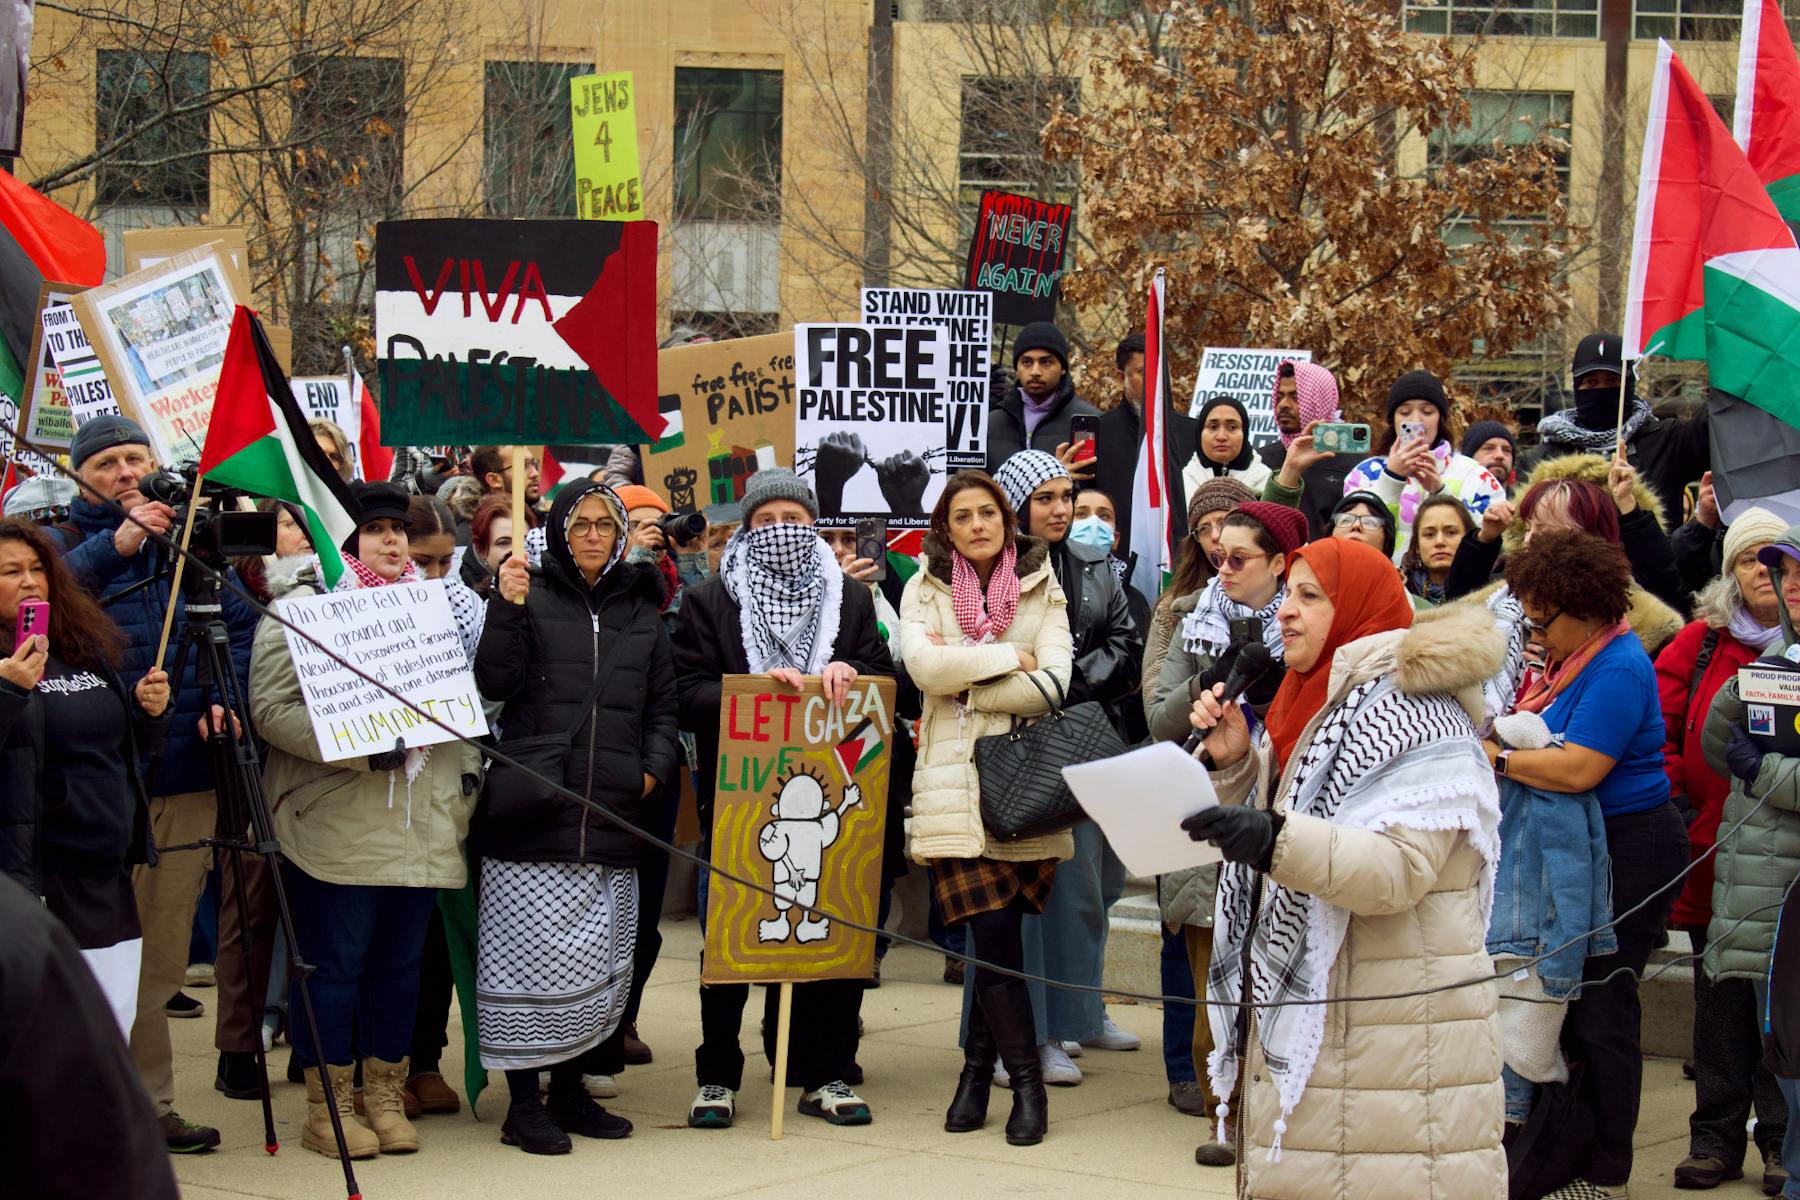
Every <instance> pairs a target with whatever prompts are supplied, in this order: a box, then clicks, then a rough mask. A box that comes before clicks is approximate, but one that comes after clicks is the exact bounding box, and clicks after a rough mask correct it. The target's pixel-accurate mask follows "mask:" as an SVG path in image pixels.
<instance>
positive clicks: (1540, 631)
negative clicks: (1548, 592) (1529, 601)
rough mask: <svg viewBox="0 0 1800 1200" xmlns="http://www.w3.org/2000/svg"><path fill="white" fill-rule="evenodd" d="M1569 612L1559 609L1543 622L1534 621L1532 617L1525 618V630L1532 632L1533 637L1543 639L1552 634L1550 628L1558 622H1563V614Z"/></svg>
mask: <svg viewBox="0 0 1800 1200" xmlns="http://www.w3.org/2000/svg"><path fill="white" fill-rule="evenodd" d="M1567 611H1568V610H1567V609H1562V608H1559V609H1557V610H1556V611H1555V612H1554V613H1552V614H1551V615H1549V616H1547V617H1545V618H1544V619H1543V620H1541V621H1534V620H1532V619H1531V618H1530V617H1526V618H1525V628H1526V629H1528V630H1530V631H1531V633H1532V634H1533V636H1535V637H1543V636H1544V635H1545V634H1547V633H1549V632H1550V627H1551V626H1552V625H1554V624H1556V623H1557V622H1558V621H1560V620H1562V615H1563V613H1565V612H1567Z"/></svg>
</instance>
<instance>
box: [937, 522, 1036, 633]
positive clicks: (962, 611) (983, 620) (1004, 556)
mask: <svg viewBox="0 0 1800 1200" xmlns="http://www.w3.org/2000/svg"><path fill="white" fill-rule="evenodd" d="M950 605H951V607H952V608H953V609H954V610H955V612H956V624H957V625H958V627H960V628H961V629H962V635H963V645H965V646H980V645H986V644H987V643H989V642H992V641H994V640H995V639H997V638H998V637H999V636H1000V635H1001V634H1003V633H1005V632H1006V631H1007V629H1008V628H1009V627H1010V626H1011V625H1012V623H1013V617H1015V616H1017V615H1018V612H1019V548H1018V546H1017V545H1016V544H1014V545H1008V546H1007V547H1006V549H1004V550H1002V551H1001V552H1000V561H999V562H997V563H995V564H994V573H993V574H992V575H990V576H988V585H987V590H986V591H983V590H982V587H981V575H980V573H979V572H977V571H976V570H975V564H974V563H971V562H970V561H969V560H968V559H966V558H964V557H963V556H962V555H961V554H960V553H958V552H956V551H954V550H952V551H951V552H950Z"/></svg>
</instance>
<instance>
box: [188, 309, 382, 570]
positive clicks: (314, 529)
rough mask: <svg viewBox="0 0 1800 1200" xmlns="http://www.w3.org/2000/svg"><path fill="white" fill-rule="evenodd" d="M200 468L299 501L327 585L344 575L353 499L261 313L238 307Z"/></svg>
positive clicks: (248, 488) (258, 490)
mask: <svg viewBox="0 0 1800 1200" xmlns="http://www.w3.org/2000/svg"><path fill="white" fill-rule="evenodd" d="M200 471H201V473H202V474H203V475H205V476H206V477H207V478H209V479H212V480H214V481H215V482H218V483H223V484H227V485H229V486H231V487H236V488H243V489H244V490H245V491H247V492H250V493H253V494H254V495H258V496H272V497H274V498H275V499H277V500H286V501H287V502H288V503H290V504H295V505H298V506H299V507H300V510H301V511H302V512H303V513H304V514H305V515H306V529H307V533H308V534H309V535H310V536H311V538H312V544H313V549H314V550H315V551H316V552H317V553H318V556H319V565H320V567H321V569H322V570H323V572H324V580H325V586H326V587H327V588H334V587H336V586H337V581H338V579H339V578H341V577H342V576H343V574H344V557H343V553H342V552H341V551H340V550H339V547H340V546H342V545H343V544H344V542H345V540H346V539H348V538H349V536H350V535H351V534H353V533H355V532H356V515H355V514H356V501H355V500H354V499H352V498H351V495H350V489H349V488H348V487H347V486H346V485H345V483H344V481H343V480H342V479H340V478H338V473H337V472H336V471H335V470H333V469H332V466H331V463H330V462H329V461H328V460H327V459H326V457H325V452H324V451H323V450H321V449H319V443H318V441H317V439H315V438H314V437H313V434H312V431H311V430H310V429H308V428H307V424H306V414H305V413H304V412H302V411H301V410H300V405H299V402H298V401H296V400H295V399H294V393H293V392H292V391H291V390H290V389H289V388H288V381H287V376H286V375H284V374H283V373H282V370H281V364H280V363H279V362H278V361H276V358H275V351H274V350H272V349H271V348H270V347H269V339H268V335H266V334H265V333H263V327H262V322H260V321H258V320H257V319H256V314H255V313H253V312H251V311H250V310H249V309H247V308H245V307H244V306H243V305H241V304H240V305H238V308H237V313H236V315H235V316H234V317H232V320H231V337H230V339H229V340H228V341H227V342H226V343H225V361H224V363H223V364H221V365H220V367H219V387H218V392H217V394H216V395H215V396H214V397H213V410H212V421H211V423H210V424H209V425H208V426H207V429H206V448H205V449H204V450H203V451H202V452H201V455H200Z"/></svg>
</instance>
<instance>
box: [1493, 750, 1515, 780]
mask: <svg viewBox="0 0 1800 1200" xmlns="http://www.w3.org/2000/svg"><path fill="white" fill-rule="evenodd" d="M1511 757H1512V747H1511V746H1508V747H1507V748H1506V749H1504V750H1502V751H1501V752H1500V753H1499V754H1497V755H1495V756H1494V774H1496V775H1498V776H1500V777H1501V778H1502V779H1504V778H1506V760H1507V759H1509V758H1511Z"/></svg>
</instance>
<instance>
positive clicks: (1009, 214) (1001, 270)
mask: <svg viewBox="0 0 1800 1200" xmlns="http://www.w3.org/2000/svg"><path fill="white" fill-rule="evenodd" d="M1074 211H1075V210H1074V209H1073V208H1071V207H1070V206H1069V205H1067V204H1048V203H1045V202H1044V201H1042V200H1033V199H1031V197H1029V196H1015V195H1013V194H1011V193H1010V192H983V193H981V209H980V211H979V212H977V213H976V215H975V234H974V236H973V237H971V238H970V239H969V266H968V270H967V271H965V272H964V274H963V287H965V288H968V289H971V290H978V291H987V292H992V293H994V320H996V321H998V322H999V323H1000V324H1002V325H1027V324H1030V323H1031V322H1032V321H1053V320H1055V319H1056V298H1057V294H1058V291H1059V290H1060V289H1059V285H1060V283H1061V281H1062V272H1063V260H1064V257H1065V256H1066V254H1067V252H1068V245H1069V227H1070V224H1071V222H1072V221H1073V219H1074Z"/></svg>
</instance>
